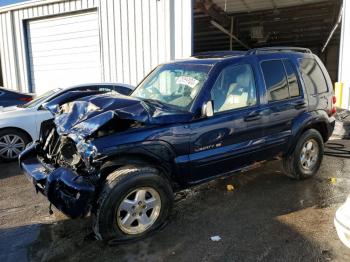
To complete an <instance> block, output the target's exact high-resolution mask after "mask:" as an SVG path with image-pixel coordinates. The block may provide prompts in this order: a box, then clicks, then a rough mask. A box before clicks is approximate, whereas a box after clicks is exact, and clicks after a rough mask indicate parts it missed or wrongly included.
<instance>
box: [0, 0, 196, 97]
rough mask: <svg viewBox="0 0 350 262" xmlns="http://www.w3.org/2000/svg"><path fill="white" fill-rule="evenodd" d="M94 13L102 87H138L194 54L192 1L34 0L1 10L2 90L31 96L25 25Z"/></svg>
mask: <svg viewBox="0 0 350 262" xmlns="http://www.w3.org/2000/svg"><path fill="white" fill-rule="evenodd" d="M93 8H97V9H98V13H99V25H100V44H101V48H100V50H101V61H102V79H103V81H106V82H108V81H112V82H123V83H127V84H134V85H135V84H136V83H137V82H139V81H140V80H141V79H142V78H143V77H144V75H145V74H147V73H148V72H149V71H150V70H151V69H152V68H154V67H155V66H156V65H157V64H159V63H162V62H165V61H169V60H173V59H177V58H183V57H188V56H190V55H191V53H192V1H190V0H114V1H113V0H56V1H54V0H46V1H38V0H33V1H30V2H25V3H21V4H16V5H13V6H9V7H5V8H1V9H0V56H1V58H2V59H1V63H2V68H3V78H4V86H5V87H7V88H12V89H18V90H22V91H30V86H29V82H30V81H29V80H28V77H29V74H28V67H29V63H28V56H27V46H26V42H27V40H26V35H25V27H26V24H27V21H28V19H34V18H40V17H41V18H44V17H50V16H55V15H62V14H67V15H69V14H72V13H74V12H79V11H84V10H89V9H93Z"/></svg>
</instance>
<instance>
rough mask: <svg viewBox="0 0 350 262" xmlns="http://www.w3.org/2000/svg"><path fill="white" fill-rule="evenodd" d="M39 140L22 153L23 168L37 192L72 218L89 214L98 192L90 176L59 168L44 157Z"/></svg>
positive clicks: (20, 159) (21, 164)
mask: <svg viewBox="0 0 350 262" xmlns="http://www.w3.org/2000/svg"><path fill="white" fill-rule="evenodd" d="M39 146H40V144H39V142H36V143H34V144H33V145H31V146H30V147H28V148H27V149H26V150H25V151H23V152H22V154H21V155H20V158H19V163H20V166H21V168H22V169H23V170H24V171H25V174H26V176H27V178H28V179H29V180H30V181H31V182H32V183H33V184H34V186H35V188H36V190H37V192H41V193H42V194H44V195H45V196H46V197H47V198H48V200H49V201H50V202H51V203H52V204H53V205H54V206H55V207H56V208H57V209H59V210H61V211H62V212H63V213H64V214H66V215H67V216H69V217H72V218H77V217H83V216H85V215H86V214H87V213H88V212H89V209H90V206H91V201H92V200H93V198H94V195H95V185H94V183H93V182H92V181H91V180H90V179H89V178H88V177H84V176H82V175H79V174H78V173H77V172H75V171H74V170H72V169H70V168H67V167H58V168H55V167H54V166H53V165H51V164H48V163H45V162H44V159H43V158H41V157H40V149H39Z"/></svg>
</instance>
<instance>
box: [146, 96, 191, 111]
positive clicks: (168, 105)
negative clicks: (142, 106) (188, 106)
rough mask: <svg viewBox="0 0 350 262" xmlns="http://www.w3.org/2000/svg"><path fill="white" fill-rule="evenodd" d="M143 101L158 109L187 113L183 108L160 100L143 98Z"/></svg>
mask: <svg viewBox="0 0 350 262" xmlns="http://www.w3.org/2000/svg"><path fill="white" fill-rule="evenodd" d="M142 100H143V101H145V102H148V103H150V104H152V105H155V106H158V107H166V108H168V109H171V110H176V111H185V110H184V109H183V108H182V107H179V106H176V105H171V104H168V103H165V102H163V101H160V100H156V99H152V98H142Z"/></svg>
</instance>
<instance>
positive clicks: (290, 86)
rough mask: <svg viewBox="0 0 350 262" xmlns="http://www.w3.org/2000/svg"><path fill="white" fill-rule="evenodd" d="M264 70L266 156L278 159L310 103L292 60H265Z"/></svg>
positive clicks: (261, 63)
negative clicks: (305, 96)
mask: <svg viewBox="0 0 350 262" xmlns="http://www.w3.org/2000/svg"><path fill="white" fill-rule="evenodd" d="M260 67H261V73H262V75H263V78H264V82H265V91H266V95H265V101H264V103H263V105H262V108H264V110H263V111H264V114H263V121H264V123H265V129H264V139H265V145H266V156H269V157H274V156H276V155H279V154H281V153H284V152H285V150H286V148H287V147H286V145H287V143H288V141H289V138H290V137H291V134H292V130H291V129H292V124H293V120H294V119H295V118H296V117H297V116H298V115H299V114H301V113H303V112H304V111H305V110H306V108H307V101H306V100H305V98H304V96H303V92H302V91H301V90H302V89H301V85H300V81H299V79H298V77H297V71H296V66H295V64H293V62H292V61H291V60H290V59H288V58H283V59H273V60H262V61H260Z"/></svg>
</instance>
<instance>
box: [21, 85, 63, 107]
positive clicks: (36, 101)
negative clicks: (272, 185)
mask: <svg viewBox="0 0 350 262" xmlns="http://www.w3.org/2000/svg"><path fill="white" fill-rule="evenodd" d="M60 90H61V89H60V88H56V89H53V90H50V91H47V92H46V93H44V94H42V95H40V96H37V97H36V98H35V99H33V100H32V101H30V102H29V103H26V104H24V105H18V107H23V108H33V107H36V106H38V105H40V104H41V103H43V102H45V100H46V99H47V98H48V97H50V96H51V95H53V94H54V93H57V92H58V91H60Z"/></svg>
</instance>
